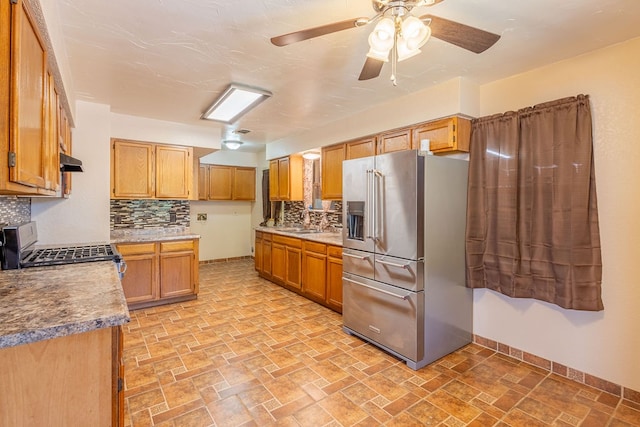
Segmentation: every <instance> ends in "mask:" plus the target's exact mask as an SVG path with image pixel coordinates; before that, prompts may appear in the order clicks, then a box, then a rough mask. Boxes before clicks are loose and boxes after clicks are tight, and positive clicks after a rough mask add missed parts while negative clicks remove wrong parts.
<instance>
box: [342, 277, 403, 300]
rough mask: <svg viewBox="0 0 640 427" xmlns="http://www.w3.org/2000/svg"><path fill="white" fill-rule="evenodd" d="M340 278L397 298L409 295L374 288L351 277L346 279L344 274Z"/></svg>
mask: <svg viewBox="0 0 640 427" xmlns="http://www.w3.org/2000/svg"><path fill="white" fill-rule="evenodd" d="M342 280H344V281H346V282H350V283H353V284H356V285H359V286H362V287H363V288H368V289H371V290H374V291H376V292H380V293H382V294H385V295H389V296H392V297H394V298H398V299H401V300H405V301H406V300H408V299H409V297H410V296H411V295H410V294H406V295H398V294H394V293H393V292H389V291H385V290H384V289H379V288H376V287H374V286H369V285H365V284H364V283H362V282H358V281H357V280H351V279H348V278H346V277H344V276H343V277H342Z"/></svg>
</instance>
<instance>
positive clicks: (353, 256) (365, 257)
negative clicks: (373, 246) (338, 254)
mask: <svg viewBox="0 0 640 427" xmlns="http://www.w3.org/2000/svg"><path fill="white" fill-rule="evenodd" d="M342 255H343V256H348V257H349V258H355V259H359V260H362V261H365V260H368V259H369V257H368V256H360V255H353V254H349V253H347V252H343V253H342Z"/></svg>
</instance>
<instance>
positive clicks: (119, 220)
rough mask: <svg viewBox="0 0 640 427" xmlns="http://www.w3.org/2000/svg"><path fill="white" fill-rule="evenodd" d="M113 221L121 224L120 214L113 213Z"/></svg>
mask: <svg viewBox="0 0 640 427" xmlns="http://www.w3.org/2000/svg"><path fill="white" fill-rule="evenodd" d="M113 223H114V224H121V223H122V216H121V215H117V214H116V215H114V216H113Z"/></svg>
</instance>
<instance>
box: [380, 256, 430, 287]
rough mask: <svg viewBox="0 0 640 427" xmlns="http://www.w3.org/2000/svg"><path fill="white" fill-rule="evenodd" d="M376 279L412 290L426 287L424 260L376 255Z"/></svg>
mask: <svg viewBox="0 0 640 427" xmlns="http://www.w3.org/2000/svg"><path fill="white" fill-rule="evenodd" d="M374 270H375V273H374V276H373V277H374V279H375V280H377V281H378V282H384V283H387V284H389V285H393V286H397V287H399V288H403V289H407V290H410V291H415V292H417V291H421V290H423V289H424V262H422V261H411V260H407V259H403V258H396V257H392V256H388V255H376V256H375V264H374Z"/></svg>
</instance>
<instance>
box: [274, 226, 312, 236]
mask: <svg viewBox="0 0 640 427" xmlns="http://www.w3.org/2000/svg"><path fill="white" fill-rule="evenodd" d="M276 230H278V231H284V232H285V233H294V234H312V233H322V231H320V230H316V229H314V228H302V227H278V228H276Z"/></svg>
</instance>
